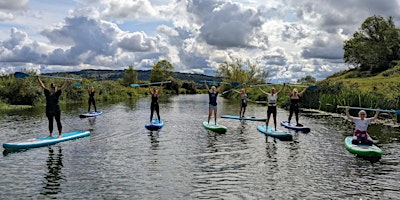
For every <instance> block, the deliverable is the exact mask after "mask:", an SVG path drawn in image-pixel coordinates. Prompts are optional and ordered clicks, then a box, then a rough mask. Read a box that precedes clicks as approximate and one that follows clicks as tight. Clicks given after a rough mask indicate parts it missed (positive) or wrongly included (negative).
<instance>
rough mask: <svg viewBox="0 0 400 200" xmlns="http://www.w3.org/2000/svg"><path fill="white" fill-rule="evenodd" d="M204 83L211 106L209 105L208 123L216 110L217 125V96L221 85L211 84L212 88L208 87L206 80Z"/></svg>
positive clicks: (215, 120)
mask: <svg viewBox="0 0 400 200" xmlns="http://www.w3.org/2000/svg"><path fill="white" fill-rule="evenodd" d="M204 85H205V86H206V89H207V91H208V98H209V106H208V123H210V119H211V115H212V113H213V111H214V122H215V125H217V97H218V91H219V88H220V87H221V86H219V87H218V88H216V87H215V86H211V89H210V88H208V85H207V81H204Z"/></svg>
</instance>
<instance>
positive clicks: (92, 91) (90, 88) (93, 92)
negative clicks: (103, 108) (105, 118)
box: [88, 86, 97, 112]
mask: <svg viewBox="0 0 400 200" xmlns="http://www.w3.org/2000/svg"><path fill="white" fill-rule="evenodd" d="M88 93H89V101H88V103H89V107H88V112H90V105H91V104H93V107H94V111H95V112H97V108H96V101H95V100H94V94H95V93H96V91H95V90H94V87H93V86H90V87H89V88H88Z"/></svg>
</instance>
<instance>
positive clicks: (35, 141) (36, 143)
mask: <svg viewBox="0 0 400 200" xmlns="http://www.w3.org/2000/svg"><path fill="white" fill-rule="evenodd" d="M89 135H90V131H74V132H70V133H63V134H62V137H61V138H57V137H58V133H56V134H53V136H52V137H47V136H41V137H37V138H31V139H28V140H26V141H21V142H10V143H4V144H3V148H5V149H28V148H36V147H43V146H48V145H53V144H56V143H59V142H65V141H68V140H73V139H77V138H82V137H87V136H89Z"/></svg>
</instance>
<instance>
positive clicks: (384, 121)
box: [300, 108, 400, 131]
mask: <svg viewBox="0 0 400 200" xmlns="http://www.w3.org/2000/svg"><path fill="white" fill-rule="evenodd" d="M300 113H301V114H302V115H304V116H307V117H312V118H317V119H318V118H332V119H340V120H342V121H344V122H348V123H349V124H350V123H351V122H350V121H349V120H348V119H347V117H346V115H345V114H344V112H343V113H330V112H325V111H322V110H316V109H308V108H301V109H300ZM372 124H377V125H381V126H384V127H386V128H392V129H395V130H397V131H400V124H399V123H397V122H396V119H393V118H391V119H389V118H382V117H378V120H376V121H375V122H372Z"/></svg>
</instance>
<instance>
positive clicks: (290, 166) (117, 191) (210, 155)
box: [0, 95, 400, 199]
mask: <svg viewBox="0 0 400 200" xmlns="http://www.w3.org/2000/svg"><path fill="white" fill-rule="evenodd" d="M165 98H167V99H164V100H163V99H160V112H161V115H162V118H163V119H165V126H164V127H163V128H162V129H161V130H160V131H159V132H155V131H153V132H149V131H148V130H146V129H145V127H144V125H145V124H146V123H147V122H148V117H149V115H150V109H149V108H150V98H147V97H146V98H143V99H131V100H128V101H125V102H120V103H115V104H110V105H106V104H101V103H100V104H99V108H101V109H100V110H102V111H103V115H101V116H98V117H96V118H86V119H80V118H79V114H81V113H84V112H86V111H87V110H86V109H87V105H86V103H85V104H82V105H79V104H78V105H75V104H74V105H68V106H66V107H64V108H63V116H62V123H63V124H66V126H65V131H71V130H91V132H92V134H91V136H90V137H86V138H81V139H77V140H73V141H68V142H63V143H59V144H57V145H55V146H50V147H43V148H36V149H30V150H27V151H23V152H18V153H12V154H8V155H7V154H5V153H4V152H3V154H4V155H7V156H3V157H1V158H0V168H1V169H2V170H0V177H1V179H0V199H47V198H57V199H398V197H399V196H400V189H399V185H400V162H399V160H400V154H399V151H398V149H400V144H399V140H398V138H399V133H398V132H396V131H390V130H386V129H383V128H379V127H378V128H376V127H375V126H371V131H370V133H371V135H372V136H374V137H376V138H377V139H378V140H379V141H380V142H379V147H380V148H381V149H382V151H383V156H382V159H381V160H379V161H378V162H374V163H371V162H370V161H368V160H365V159H361V158H358V157H356V156H355V155H353V154H350V153H349V152H347V150H346V149H345V148H344V145H343V141H344V138H345V136H347V135H348V134H349V133H351V130H352V126H351V125H348V124H347V123H344V122H342V121H341V120H339V119H335V118H328V117H325V118H321V117H308V116H304V115H302V116H301V121H302V124H304V125H307V126H309V127H310V128H311V132H309V133H307V134H305V133H302V132H297V133H296V132H295V131H291V133H293V134H294V137H293V138H294V140H293V141H280V140H277V139H273V138H271V137H265V135H264V134H261V133H259V132H258V131H257V126H258V125H264V124H265V122H253V121H238V120H230V119H223V118H219V119H218V122H219V123H220V124H223V125H225V126H227V127H228V131H227V132H226V133H225V134H218V133H214V132H212V131H207V130H205V129H204V128H203V126H202V121H203V120H206V119H207V115H208V96H207V95H180V96H172V97H165ZM266 110H267V109H266V107H265V106H260V105H256V104H249V105H248V107H247V110H246V115H248V116H255V117H266ZM32 113H33V114H30V113H27V112H20V113H13V114H12V115H8V114H3V115H2V116H0V124H1V126H2V128H1V129H0V141H2V142H4V141H20V140H24V139H27V138H34V137H37V136H39V135H47V132H48V130H47V125H48V124H47V120H46V118H45V116H44V114H43V109H41V110H40V112H32ZM35 113H36V114H35ZM37 113H40V114H37ZM218 113H219V115H225V114H226V115H237V113H239V104H238V102H231V101H228V100H225V99H222V98H218ZM287 116H288V112H287V111H285V110H281V109H278V116H277V121H278V123H279V122H280V121H281V120H286V119H287ZM278 128H279V129H282V127H280V125H279V124H278ZM61 148H62V151H61ZM44 163H46V164H44ZM67 180H68V181H67Z"/></svg>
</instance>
